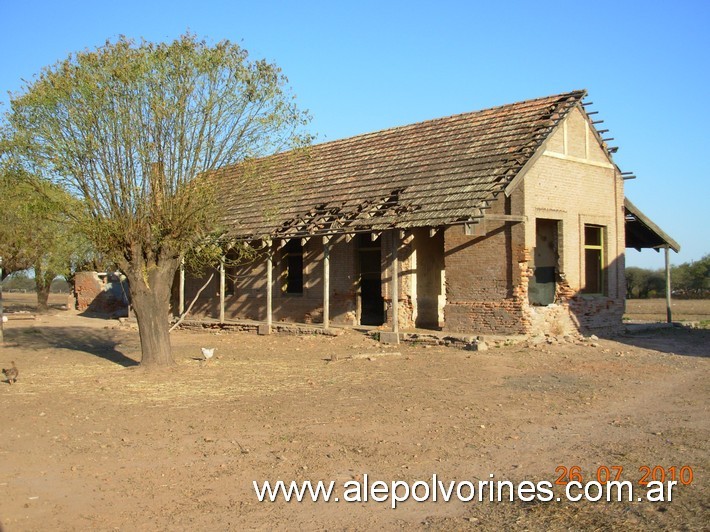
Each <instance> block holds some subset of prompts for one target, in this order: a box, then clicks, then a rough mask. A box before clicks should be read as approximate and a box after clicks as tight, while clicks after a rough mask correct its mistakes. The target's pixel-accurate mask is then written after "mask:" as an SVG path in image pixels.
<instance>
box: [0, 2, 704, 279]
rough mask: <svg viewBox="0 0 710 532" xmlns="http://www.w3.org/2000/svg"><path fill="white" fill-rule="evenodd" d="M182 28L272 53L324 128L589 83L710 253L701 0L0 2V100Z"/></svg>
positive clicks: (649, 208)
mask: <svg viewBox="0 0 710 532" xmlns="http://www.w3.org/2000/svg"><path fill="white" fill-rule="evenodd" d="M186 30H190V31H191V32H193V33H196V34H197V35H199V36H201V37H205V38H208V39H209V40H213V41H217V40H221V39H230V40H232V41H235V42H238V43H240V44H241V45H242V46H243V47H244V48H246V49H247V50H249V51H250V53H251V55H252V57H254V58H266V59H268V60H270V61H273V62H276V63H277V64H278V65H280V66H281V67H282V69H283V71H284V73H285V74H286V75H287V76H288V77H289V79H290V82H291V85H292V87H293V89H294V92H295V93H296V95H297V97H298V101H299V103H300V105H301V106H302V107H303V108H307V109H309V110H310V112H311V114H312V115H313V122H312V130H313V132H314V133H316V134H317V135H318V139H319V140H320V141H324V140H334V139H338V138H342V137H346V136H351V135H356V134H359V133H365V132H369V131H374V130H378V129H383V128H387V127H392V126H397V125H402V124H408V123H412V122H416V121H419V120H425V119H430V118H436V117H440V116H446V115H450V114H455V113H461V112H466V111H473V110H477V109H482V108H486V107H490V106H494V105H500V104H504V103H510V102H514V101H518V100H524V99H529V98H535V97H539V96H544V95H548V94H555V93H559V92H566V91H569V90H574V89H579V88H586V89H587V90H588V91H589V100H590V101H593V102H594V106H593V108H594V110H597V111H599V115H598V116H597V117H595V118H601V119H603V120H604V121H605V123H604V124H603V126H604V128H608V129H610V132H609V133H608V134H607V135H609V136H612V137H614V138H615V141H614V142H612V143H611V144H612V145H618V146H619V151H618V153H617V154H616V156H615V161H616V163H617V164H618V165H619V166H620V167H621V169H622V170H623V171H633V172H635V173H636V175H637V176H638V179H636V180H635V181H627V183H626V185H627V186H626V192H627V196H628V197H629V198H630V199H631V200H632V201H634V202H635V203H636V205H637V206H638V207H639V208H640V209H642V210H643V211H644V212H645V213H646V214H648V215H649V216H650V217H651V218H652V219H653V220H654V221H655V222H656V223H658V224H659V225H660V226H661V227H662V228H663V229H664V230H665V231H667V232H668V233H669V234H670V235H671V236H672V237H674V238H675V239H676V240H678V241H679V242H680V244H681V246H682V251H681V253H680V254H679V255H673V257H672V261H673V263H680V262H685V261H689V260H697V259H698V258H700V257H701V256H702V255H704V254H706V253H710V229H709V228H710V205H709V203H710V170H709V169H708V168H709V165H708V163H707V162H706V161H705V158H704V156H705V154H706V153H707V152H708V149H709V148H708V146H709V141H710V134H709V131H710V128H709V124H710V105H708V97H709V96H710V89H709V88H710V59H709V58H710V1H707V0H696V1H686V0H676V2H660V1H654V0H647V1H638V2H625V1H623V0H616V1H607V0H602V1H597V2H570V1H565V2H546V1H544V0H539V1H535V2H523V1H519V2H505V1H500V2H485V3H484V2H480V3H479V2H475V1H473V0H471V1H458V2H454V1H447V0H438V1H436V2H434V1H430V2H419V1H416V0H410V1H397V2H388V1H386V0H380V1H370V0H365V1H357V2H345V1H337V0H330V1H323V2H310V1H307V0H302V1H294V2H286V1H283V0H281V1H278V0H271V1H268V0H261V1H251V2H244V1H232V2H228V1H223V2H218V1H212V0H202V1H196V0H191V1H183V0H173V1H169V2H168V1H150V0H143V1H141V2H136V1H133V0H126V1H118V2H101V1H96V0H93V1H64V2H61V1H56V0H55V1H41V2H37V1H31V0H27V1H20V0H0V91H1V94H0V102H3V103H5V104H6V103H7V100H8V98H7V94H6V93H7V91H16V90H18V89H19V88H20V86H21V79H26V80H31V79H32V76H33V75H34V74H35V73H36V72H38V71H39V70H40V69H41V67H43V66H45V65H49V64H52V63H54V62H56V61H58V60H60V59H63V58H65V57H66V56H67V55H68V54H69V53H70V52H72V51H77V50H81V49H84V48H93V47H96V46H98V45H100V44H103V43H104V42H105V41H106V40H107V39H112V38H114V37H116V36H117V35H119V34H123V35H127V36H129V37H136V38H140V37H144V38H146V39H148V40H154V41H158V40H171V39H173V38H175V37H176V36H178V35H180V34H181V33H184V32H185V31H186ZM627 264H629V265H639V266H645V267H661V266H662V264H663V257H662V254H657V253H656V252H654V251H651V250H645V251H644V252H642V253H637V252H635V251H633V250H630V251H629V252H628V255H627Z"/></svg>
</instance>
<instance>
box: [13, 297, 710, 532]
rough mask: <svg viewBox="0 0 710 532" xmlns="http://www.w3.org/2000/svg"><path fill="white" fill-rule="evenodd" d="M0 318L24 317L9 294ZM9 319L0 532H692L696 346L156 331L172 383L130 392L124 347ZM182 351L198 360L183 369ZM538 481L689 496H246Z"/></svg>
mask: <svg viewBox="0 0 710 532" xmlns="http://www.w3.org/2000/svg"><path fill="white" fill-rule="evenodd" d="M8 297H9V299H7V298H8ZM64 298H65V296H64V297H62V298H61V300H56V301H54V303H55V304H57V306H58V305H59V304H60V303H63V302H64ZM5 303H6V307H9V309H10V310H18V309H23V308H24V309H25V310H31V304H30V303H29V302H27V301H24V302H23V301H22V300H21V298H17V297H14V298H13V295H12V294H6V301H5ZM22 305H25V306H24V307H23V306H22ZM30 316H31V315H30V314H14V315H11V318H12V319H10V321H9V322H8V323H7V324H6V327H5V340H6V343H5V346H4V347H1V348H0V366H2V367H5V368H6V367H9V364H10V361H11V360H14V361H15V362H16V363H17V367H18V368H19V371H20V375H19V379H18V381H17V383H16V384H13V385H10V384H6V383H4V382H0V401H1V404H2V408H1V409H0V521H1V522H2V524H3V525H4V527H5V530H6V531H7V532H12V531H17V530H244V529H344V530H369V529H378V528H382V529H405V528H407V529H409V528H421V529H437V530H441V529H445V530H465V529H472V528H481V529H494V528H495V529H514V530H525V529H530V530H535V529H541V528H547V529H551V530H560V529H595V530H596V529H614V528H617V529H642V528H643V529H676V530H701V529H704V528H705V529H707V528H706V527H707V518H708V516H709V515H710V508H709V504H708V501H710V491H709V490H708V482H707V474H708V472H709V471H710V468H709V465H710V464H709V461H708V444H707V442H708V441H709V440H710V416H709V414H708V406H707V405H708V398H709V397H710V393H709V392H710V386H709V384H708V382H710V381H709V380H708V373H709V371H708V370H709V362H710V359H709V358H708V355H710V330H703V329H681V328H675V329H662V330H655V331H646V332H639V333H635V334H630V335H625V336H621V337H618V338H616V339H613V340H610V339H600V340H594V339H592V340H587V341H585V342H576V343H568V342H561V343H555V342H554V340H551V341H552V342H553V343H551V344H548V343H546V342H545V343H543V344H541V345H539V346H537V347H526V346H525V344H518V345H513V346H509V347H501V348H491V349H489V350H488V351H479V352H472V351H465V350H462V349H457V348H452V347H448V348H446V347H423V346H416V345H399V346H395V347H389V348H385V347H383V346H382V345H380V344H378V343H376V342H374V341H373V340H371V339H369V338H367V337H365V336H364V335H362V334H360V333H357V332H354V331H349V332H346V333H344V334H342V335H340V336H337V337H334V338H329V337H322V336H285V335H284V336H281V335H272V336H268V337H263V336H256V335H251V334H247V333H229V334H227V333H220V332H215V331H209V332H190V331H175V332H174V333H173V337H172V339H173V348H174V354H175V357H176V359H177V367H176V368H175V369H173V370H169V371H165V372H158V373H146V372H144V371H143V370H141V369H140V368H139V367H137V365H136V361H137V360H138V359H139V356H140V351H139V344H138V335H137V332H136V331H134V330H131V329H127V328H122V327H119V326H118V324H117V322H115V321H106V320H101V319H91V318H87V317H82V316H79V315H77V314H76V313H75V312H72V311H60V310H55V311H53V313H52V314H50V315H47V316H38V317H37V318H36V319H29V317H30ZM20 318H25V319H20ZM200 347H215V348H216V352H215V354H216V355H217V356H216V357H215V358H213V359H212V360H211V361H210V362H209V363H208V364H206V365H203V364H202V363H201V362H200V361H199V360H198V359H199V358H200ZM333 354H337V355H339V358H340V359H339V360H338V361H336V362H332V361H330V359H331V356H332V355H333ZM351 355H354V356H355V358H352V359H348V358H347V357H349V356H351ZM560 466H562V467H566V468H568V469H569V468H571V467H572V466H579V467H580V468H581V472H582V474H583V479H584V481H587V480H595V479H596V472H597V471H598V469H599V468H600V467H602V466H607V467H610V468H611V467H612V466H623V473H622V479H623V480H629V481H632V482H633V483H634V489H635V490H639V492H640V491H641V488H640V486H639V485H638V481H639V479H640V478H641V476H642V473H643V472H642V471H639V468H642V467H643V466H648V467H650V468H653V467H654V466H661V467H662V468H664V469H665V470H666V471H668V472H669V475H670V468H672V467H674V466H675V467H676V468H678V469H679V468H680V467H681V466H690V467H691V468H692V470H693V473H694V479H693V481H692V483H690V484H689V485H679V486H677V487H676V488H675V489H674V491H673V500H672V502H655V503H651V502H645V501H644V502H637V501H634V502H626V503H607V502H597V503H590V502H577V503H571V502H555V501H552V502H544V503H543V502H529V503H523V502H520V501H516V502H507V501H506V502H488V501H487V500H486V501H483V502H478V501H477V500H475V501H474V502H467V503H463V502H442V501H439V502H416V501H408V502H406V503H401V504H400V505H399V506H398V508H397V509H394V510H393V509H391V508H390V504H389V503H378V502H372V501H368V502H361V503H346V502H343V501H341V502H329V503H326V502H322V501H321V502H316V503H314V502H310V501H308V502H302V503H298V502H290V503H286V502H284V501H283V500H280V501H277V502H273V503H272V502H259V501H258V500H257V498H256V495H255V492H254V489H253V487H252V481H254V480H257V481H259V483H260V484H261V483H262V482H263V481H265V480H270V481H276V480H279V479H281V480H285V481H290V480H306V479H310V480H314V481H317V480H325V481H330V480H334V481H337V483H338V485H339V486H342V484H343V483H345V482H347V481H350V480H353V479H355V480H362V479H363V476H362V475H363V474H365V473H366V474H368V476H369V478H370V479H371V481H373V480H375V479H377V480H384V481H386V482H388V483H389V482H392V481H393V480H404V481H408V482H414V481H416V480H430V479H431V477H432V474H436V475H437V476H438V477H439V478H440V479H444V480H445V481H450V480H456V481H463V480H469V481H472V482H477V481H478V480H479V479H481V480H488V479H489V478H490V477H489V475H490V474H494V475H495V477H494V478H495V479H498V480H511V481H514V482H519V481H522V480H532V481H534V482H538V481H542V480H547V481H550V482H554V481H555V480H556V479H557V478H558V476H559V475H560V471H562V470H560V469H558V468H559V467H560ZM686 471H687V470H686ZM338 489H339V488H338V487H336V491H337V490H338ZM560 489H561V487H558V490H557V491H556V493H558V494H560V493H561V492H559V490H560ZM341 493H342V490H341ZM636 494H637V492H634V495H636ZM639 494H640V493H639Z"/></svg>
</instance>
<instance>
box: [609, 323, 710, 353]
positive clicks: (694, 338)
mask: <svg viewBox="0 0 710 532" xmlns="http://www.w3.org/2000/svg"><path fill="white" fill-rule="evenodd" d="M613 340H616V341H617V342H620V343H622V344H626V345H630V346H634V347H641V348H644V349H654V350H656V351H660V352H662V353H669V354H671V353H672V354H675V355H683V356H691V357H710V329H690V328H686V327H666V328H659V329H648V330H639V331H634V332H627V333H626V334H622V335H620V336H615V337H613Z"/></svg>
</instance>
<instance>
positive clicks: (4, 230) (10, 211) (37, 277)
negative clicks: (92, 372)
mask: <svg viewBox="0 0 710 532" xmlns="http://www.w3.org/2000/svg"><path fill="white" fill-rule="evenodd" d="M72 205H73V206H76V205H77V201H76V200H75V199H74V198H72V197H71V196H69V195H68V194H67V193H66V192H65V191H64V190H62V189H61V188H60V187H58V186H57V185H54V184H53V183H51V182H49V181H46V180H35V179H32V180H30V179H28V178H27V177H26V176H24V175H23V172H22V170H21V169H17V168H13V167H12V166H11V164H10V162H9V161H7V160H5V161H3V164H2V165H1V166H0V256H2V257H3V259H4V258H5V257H6V256H7V257H10V268H9V271H8V273H12V271H15V272H16V271H19V270H29V269H32V270H34V285H35V291H36V292H37V310H38V311H39V312H46V311H47V310H48V308H49V307H48V299H49V292H50V289H51V285H52V281H53V280H54V279H55V278H56V277H58V276H60V275H61V276H64V277H65V278H69V277H70V276H71V275H72V273H73V271H74V267H75V266H76V264H77V263H78V262H80V261H81V260H82V258H83V257H85V256H86V255H87V254H88V253H89V245H88V242H87V240H86V239H85V238H83V237H82V236H81V234H79V232H78V230H77V226H76V224H75V223H74V222H73V221H72V220H71V219H70V218H69V217H68V216H67V215H66V211H67V207H68V206H72ZM3 262H4V261H3Z"/></svg>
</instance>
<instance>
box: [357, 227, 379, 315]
mask: <svg viewBox="0 0 710 532" xmlns="http://www.w3.org/2000/svg"><path fill="white" fill-rule="evenodd" d="M357 267H358V269H357V271H358V286H359V289H358V299H359V305H358V306H359V308H360V325H376V326H379V325H382V324H383V323H384V322H385V300H384V298H383V297H382V240H381V239H380V237H379V236H378V237H377V238H376V239H375V240H372V237H371V235H370V233H364V234H359V235H357Z"/></svg>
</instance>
